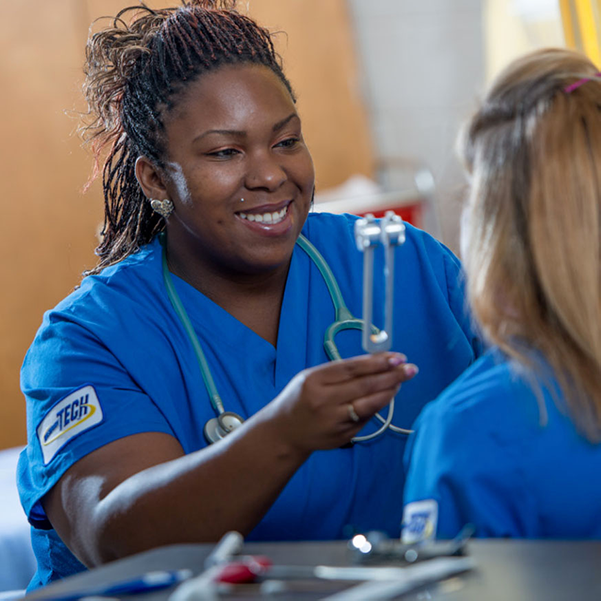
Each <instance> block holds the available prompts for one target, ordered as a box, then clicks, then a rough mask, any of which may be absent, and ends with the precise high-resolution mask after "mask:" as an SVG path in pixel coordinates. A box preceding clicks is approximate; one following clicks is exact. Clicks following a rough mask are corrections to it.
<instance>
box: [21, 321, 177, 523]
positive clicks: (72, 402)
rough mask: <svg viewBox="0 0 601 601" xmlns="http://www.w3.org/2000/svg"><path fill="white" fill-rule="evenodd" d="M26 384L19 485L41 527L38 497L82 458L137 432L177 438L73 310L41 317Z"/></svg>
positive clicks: (44, 520)
mask: <svg viewBox="0 0 601 601" xmlns="http://www.w3.org/2000/svg"><path fill="white" fill-rule="evenodd" d="M143 353H144V349H140V354H141V355H143ZM21 388H22V391H23V393H24V395H25V399H26V403H27V433H28V446H27V448H26V449H25V451H24V452H23V453H22V455H21V458H20V461H19V468H18V484H19V492H20V495H21V502H22V504H23V507H24V509H25V512H26V513H27V515H28V518H29V521H30V522H31V524H32V525H34V526H36V527H38V528H48V527H49V523H48V521H47V518H46V516H45V514H44V511H43V508H42V506H41V503H40V500H41V499H42V498H43V497H44V495H45V494H46V493H47V492H48V491H49V490H50V489H51V488H52V487H53V486H54V485H55V484H56V483H57V481H58V480H59V479H60V477H61V476H62V475H63V474H64V473H65V471H66V470H67V469H68V468H69V467H71V466H72V465H73V464H74V463H75V462H77V461H78V460H79V459H81V458H82V457H84V456H86V455H87V454H89V453H91V452H92V451H94V450H96V449H98V448H100V447H102V446H104V445H106V444H108V443H110V442H113V441H115V440H118V439H120V438H123V437H126V436H130V435H132V434H137V433H141V432H163V433H167V434H171V435H173V432H172V429H171V427H170V426H169V424H168V422H167V420H166V419H165V417H164V415H163V414H162V413H161V411H160V410H159V408H158V407H157V405H155V403H154V402H153V401H152V399H150V398H149V396H147V394H145V392H144V391H143V390H142V389H141V388H140V387H139V386H138V385H137V383H136V382H135V381H133V379H132V378H131V376H130V375H129V374H128V373H127V371H126V370H125V369H124V368H123V366H122V365H121V364H120V362H119V360H118V359H117V357H115V355H114V354H113V353H112V352H111V351H110V350H109V349H108V348H107V347H106V346H105V345H104V344H103V342H102V341H101V340H100V339H98V338H97V337H96V336H95V335H94V334H93V332H92V331H90V330H89V329H87V328H86V327H85V325H84V324H82V323H78V322H77V320H76V319H75V318H73V316H70V315H69V314H68V313H64V312H63V313H61V312H50V313H48V314H46V316H45V317H44V322H43V324H42V327H41V328H40V330H39V332H38V334H37V336H36V339H35V340H34V342H33V344H32V346H31V348H30V349H29V351H28V353H27V355H26V357H25V361H24V364H23V368H22V371H21Z"/></svg>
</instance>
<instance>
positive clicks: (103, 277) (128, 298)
mask: <svg viewBox="0 0 601 601" xmlns="http://www.w3.org/2000/svg"><path fill="white" fill-rule="evenodd" d="M157 245H158V242H157V241H153V242H151V243H150V244H148V245H146V246H144V247H142V248H141V249H140V250H139V251H138V252H136V253H134V254H132V255H131V256H129V257H127V258H125V259H123V260H122V261H120V262H119V263H116V264H114V265H111V266H110V267H106V268H105V269H103V270H102V271H101V272H100V273H98V274H94V275H89V276H86V277H84V278H83V280H82V281H81V284H80V285H79V286H78V287H77V288H76V289H75V290H73V291H72V292H71V293H70V294H69V295H68V296H66V297H65V298H64V299H63V300H61V301H60V302H59V303H58V304H57V305H56V306H55V307H53V308H51V309H50V310H48V311H46V313H45V314H44V319H43V321H42V325H41V326H40V329H39V330H38V336H39V335H40V334H41V333H42V332H44V331H45V330H47V329H48V328H56V327H58V326H59V324H61V323H65V322H76V323H79V324H81V325H86V326H88V325H89V326H91V325H92V324H99V323H101V322H103V316H105V318H106V319H105V320H106V321H115V320H118V319H120V318H121V317H123V316H124V315H125V314H128V313H130V312H131V311H134V312H138V311H141V310H142V308H143V306H144V305H145V304H146V303H145V300H144V299H145V297H146V296H147V295H149V294H150V295H152V294H153V292H152V289H153V288H154V287H156V282H157V281H158V278H157V273H158V274H160V269H159V268H158V267H157V264H156V262H157V261H160V246H159V247H158V250H157V248H156V246H157ZM157 253H158V256H157Z"/></svg>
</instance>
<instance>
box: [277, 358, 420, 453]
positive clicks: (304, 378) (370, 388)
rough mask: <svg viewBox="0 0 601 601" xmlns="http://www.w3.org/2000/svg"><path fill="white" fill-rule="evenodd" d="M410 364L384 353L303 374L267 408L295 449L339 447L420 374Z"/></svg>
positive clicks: (310, 370) (316, 368) (303, 372)
mask: <svg viewBox="0 0 601 601" xmlns="http://www.w3.org/2000/svg"><path fill="white" fill-rule="evenodd" d="M405 361H406V358H405V357H404V356H403V355H401V354H398V353H379V354H377V355H364V356H360V357H354V358H352V359H346V360H343V361H337V362H335V363H327V364H324V365H320V366H318V367H313V368H311V369H306V370H303V371H302V372H300V373H299V374H297V375H296V376H295V377H294V378H293V379H292V380H291V381H290V383H289V384H288V385H287V386H286V388H284V390H283V391H282V392H281V393H280V395H279V396H278V397H277V398H276V399H275V400H274V401H273V402H272V403H270V405H269V406H268V407H266V408H265V409H266V410H268V411H269V412H270V413H271V419H272V420H273V423H274V426H276V427H277V428H278V431H279V432H280V434H281V436H284V437H285V440H286V441H287V442H288V444H291V445H293V446H294V447H295V448H297V449H300V450H302V451H305V452H311V451H315V450H319V449H332V448H337V447H340V446H342V445H344V444H346V443H348V442H349V441H350V440H351V438H353V436H355V435H356V434H357V432H358V431H359V430H360V429H361V428H362V427H363V426H364V425H365V422H367V421H368V420H369V419H370V418H371V417H372V416H373V415H374V413H376V412H377V411H379V410H380V409H382V408H383V407H385V406H386V405H387V404H388V403H389V402H390V400H391V399H392V398H393V397H394V396H395V395H396V394H397V392H398V390H399V388H400V386H401V384H402V383H403V382H406V381H407V380H410V379H411V378H412V377H413V376H414V375H415V374H416V373H417V368H416V366H415V365H412V364H407V363H405Z"/></svg>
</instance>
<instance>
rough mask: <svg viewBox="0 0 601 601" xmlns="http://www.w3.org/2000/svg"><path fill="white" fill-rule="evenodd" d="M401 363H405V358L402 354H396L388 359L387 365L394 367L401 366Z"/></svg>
mask: <svg viewBox="0 0 601 601" xmlns="http://www.w3.org/2000/svg"><path fill="white" fill-rule="evenodd" d="M401 363H407V357H406V356H405V355H403V354H402V353H397V354H396V355H393V356H392V357H389V358H388V364H389V365H392V366H393V367H396V366H397V365H401Z"/></svg>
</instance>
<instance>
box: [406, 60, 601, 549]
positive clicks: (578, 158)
mask: <svg viewBox="0 0 601 601" xmlns="http://www.w3.org/2000/svg"><path fill="white" fill-rule="evenodd" d="M599 107H601V80H600V79H599V73H598V69H597V68H596V67H595V66H594V65H593V64H592V63H591V62H590V61H589V60H587V59H586V58H585V57H583V56H581V55H579V54H576V53H574V52H570V51H567V50H543V51H539V52H536V53H534V54H530V55H528V56H525V57H523V58H521V59H519V60H517V61H516V62H514V63H513V64H511V65H510V66H509V67H507V69H506V70H505V71H503V72H502V73H501V74H500V75H499V76H498V78H497V80H496V81H495V82H494V83H493V84H492V87H491V89H490V90H489V92H488V94H487V95H486V97H485V99H484V102H483V104H482V106H481V107H480V109H479V110H478V111H477V113H476V114H475V115H474V117H473V118H472V119H471V121H470V123H469V124H468V127H467V129H466V134H465V140H464V142H465V143H464V157H465V162H466V164H467V168H468V172H469V174H470V182H471V190H470V194H469V199H468V201H467V206H466V208H465V214H464V220H463V231H462V252H463V255H464V257H465V260H466V271H467V275H468V289H469V296H470V298H471V301H472V305H473V308H474V312H475V314H476V316H477V318H478V320H479V322H480V324H481V326H482V329H483V331H484V333H485V335H486V337H487V338H488V339H489V340H490V341H491V342H492V343H493V346H492V348H491V349H490V350H489V351H488V352H487V353H486V354H485V355H484V356H483V357H482V358H481V359H479V360H478V361H477V362H476V363H475V364H474V365H473V366H472V367H471V368H470V369H468V370H467V371H466V373H464V374H463V375H462V376H461V377H460V378H459V379H458V380H457V381H456V382H455V383H454V384H453V385H452V386H451V387H450V388H449V389H448V390H446V391H445V392H444V393H443V394H442V395H441V396H440V398H439V399H437V400H436V401H435V402H433V403H430V404H429V405H428V406H427V407H426V408H425V410H424V411H423V413H422V414H421V415H420V417H419V418H418V420H417V423H416V425H415V434H413V435H412V436H411V438H410V441H409V443H408V449H407V450H408V452H407V457H406V459H407V461H408V463H409V469H408V475H407V484H406V490H405V499H404V501H405V504H406V507H405V513H404V521H403V538H404V539H405V540H408V541H411V540H416V539H419V538H428V537H433V536H438V537H439V538H449V537H453V536H455V535H456V534H457V533H458V532H459V531H460V529H461V528H462V527H463V526H464V525H466V524H467V523H471V524H473V525H474V526H475V528H476V535H477V536H481V537H507V536H509V537H525V538H546V537H549V538H601V478H599V477H598V474H599V473H601V445H599V441H600V440H601V254H600V249H601V221H600V214H601V212H600V211H601V114H600V112H599Z"/></svg>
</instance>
